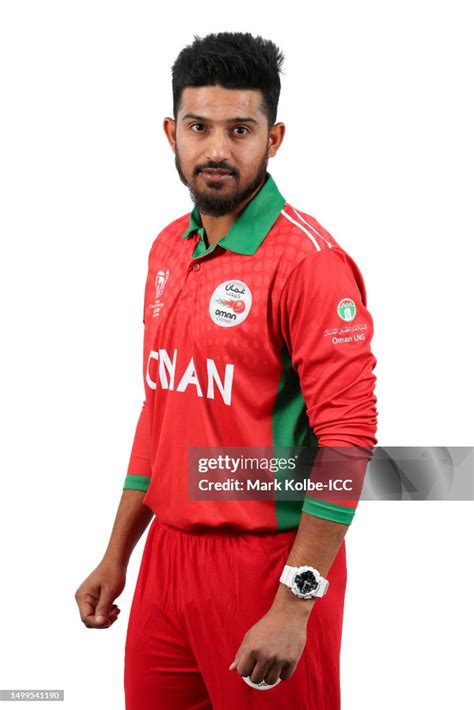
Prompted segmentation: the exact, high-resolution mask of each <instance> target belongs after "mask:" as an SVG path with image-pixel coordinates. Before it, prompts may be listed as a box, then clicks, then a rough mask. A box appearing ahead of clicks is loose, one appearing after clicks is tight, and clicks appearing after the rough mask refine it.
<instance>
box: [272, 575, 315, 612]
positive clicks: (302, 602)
mask: <svg viewBox="0 0 474 710" xmlns="http://www.w3.org/2000/svg"><path fill="white" fill-rule="evenodd" d="M315 603H316V599H299V598H298V597H296V596H295V595H294V594H293V592H292V591H291V589H288V587H285V586H284V585H283V584H281V583H280V584H279V585H278V590H277V593H276V595H275V598H274V600H273V604H272V609H273V610H274V611H276V612H279V613H284V614H288V615H291V616H292V617H295V618H299V619H302V620H307V619H308V618H309V616H310V614H311V612H312V610H313V607H314V605H315Z"/></svg>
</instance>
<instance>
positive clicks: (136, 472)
mask: <svg viewBox="0 0 474 710" xmlns="http://www.w3.org/2000/svg"><path fill="white" fill-rule="evenodd" d="M146 292H147V288H146V286H145V296H144V303H143V325H144V343H145V340H146V327H147V326H146V318H145V308H146ZM144 350H145V348H144ZM150 481H151V418H150V404H149V402H148V400H147V399H146V398H145V399H144V401H143V403H142V408H141V411H140V414H139V417H138V422H137V425H136V428H135V435H134V438H133V444H132V450H131V453H130V459H129V463H128V468H127V474H126V476H125V481H124V485H123V490H128V489H134V490H138V491H147V490H148V487H149V485H150Z"/></svg>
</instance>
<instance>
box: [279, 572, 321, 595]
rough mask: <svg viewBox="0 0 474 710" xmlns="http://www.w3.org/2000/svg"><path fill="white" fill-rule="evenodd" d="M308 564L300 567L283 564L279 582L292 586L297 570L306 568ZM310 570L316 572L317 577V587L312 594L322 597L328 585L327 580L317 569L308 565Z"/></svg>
mask: <svg viewBox="0 0 474 710" xmlns="http://www.w3.org/2000/svg"><path fill="white" fill-rule="evenodd" d="M307 567H308V566H302V567H292V566H291V565H285V566H284V567H283V572H282V573H281V577H280V582H282V584H285V585H286V586H287V587H290V589H291V587H292V585H293V580H294V578H295V575H296V574H297V572H298V571H300V570H304V569H307ZM310 569H311V570H313V571H314V572H316V573H317V575H316V576H317V579H318V582H319V584H318V589H317V590H316V594H315V595H314V596H316V597H323V596H324V595H325V594H326V592H327V590H328V587H329V581H328V580H327V579H325V578H324V577H322V576H321V575H320V573H319V571H318V570H317V569H315V568H314V567H310Z"/></svg>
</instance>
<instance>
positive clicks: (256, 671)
mask: <svg viewBox="0 0 474 710" xmlns="http://www.w3.org/2000/svg"><path fill="white" fill-rule="evenodd" d="M272 667H273V662H272V661H268V660H266V661H258V662H257V663H256V664H255V666H254V668H253V671H252V672H251V674H250V680H251V681H252V683H261V682H262V680H263V679H264V678H265V676H266V674H267V673H268V672H269V671H270V669H271V668H272ZM245 675H247V673H245Z"/></svg>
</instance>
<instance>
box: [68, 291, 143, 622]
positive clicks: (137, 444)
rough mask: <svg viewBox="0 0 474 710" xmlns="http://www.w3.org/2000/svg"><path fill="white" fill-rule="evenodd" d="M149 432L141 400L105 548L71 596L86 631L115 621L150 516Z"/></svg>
mask: <svg viewBox="0 0 474 710" xmlns="http://www.w3.org/2000/svg"><path fill="white" fill-rule="evenodd" d="M145 293H146V290H145ZM145 302H146V298H145ZM143 323H144V324H145V307H144V311H143ZM145 329H146V325H145ZM150 430H151V426H150V415H149V406H148V403H147V400H146V399H145V401H144V402H143V406H142V409H141V412H140V416H139V418H138V422H137V426H136V430H135V436H134V440H133V445H132V451H131V455H130V460H129V464H128V468H127V475H126V477H125V481H124V484H123V492H122V497H121V499H120V502H119V505H118V508H117V512H116V515H115V521H114V524H113V528H112V532H111V535H110V539H109V542H108V545H107V548H106V550H105V553H104V556H103V558H102V560H101V562H100V563H99V564H98V566H97V567H96V568H95V569H94V570H93V571H92V572H91V574H90V575H89V576H88V577H87V578H86V579H85V580H84V581H83V582H82V584H81V585H80V586H79V587H78V589H77V590H76V593H75V598H76V602H77V605H78V607H79V614H80V617H81V620H82V622H83V623H84V624H85V626H87V627H88V628H107V627H108V626H111V625H112V624H113V623H114V621H116V619H117V617H118V614H119V613H120V609H119V608H118V606H117V605H116V604H114V603H113V602H114V600H115V599H116V597H118V596H119V595H120V594H121V593H122V591H123V589H124V587H125V581H126V571H127V566H128V563H129V560H130V556H131V554H132V552H133V549H134V548H135V545H136V544H137V542H138V540H139V539H140V537H141V536H142V534H143V532H144V530H145V529H146V527H147V526H148V524H149V522H150V520H151V518H152V517H153V512H152V510H150V508H148V506H147V505H145V504H144V502H143V500H144V497H145V493H146V491H147V489H148V486H149V484H150V480H151V463H150V444H151V435H150Z"/></svg>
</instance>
